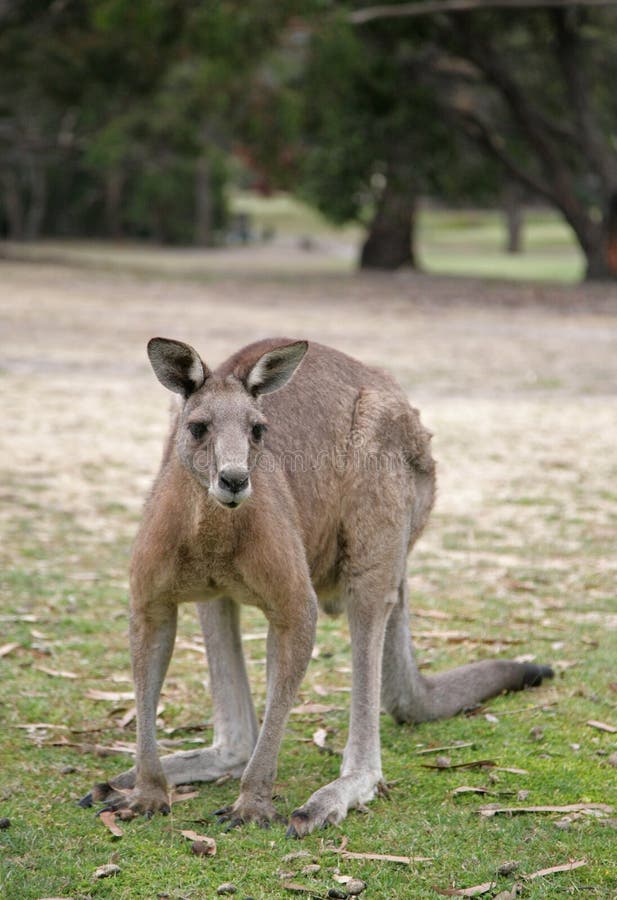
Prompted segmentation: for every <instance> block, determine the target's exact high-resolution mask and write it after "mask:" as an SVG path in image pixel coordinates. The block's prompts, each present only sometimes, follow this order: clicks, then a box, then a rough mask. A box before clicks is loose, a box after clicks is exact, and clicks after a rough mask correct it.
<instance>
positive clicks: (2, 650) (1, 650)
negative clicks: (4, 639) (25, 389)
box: [0, 644, 19, 658]
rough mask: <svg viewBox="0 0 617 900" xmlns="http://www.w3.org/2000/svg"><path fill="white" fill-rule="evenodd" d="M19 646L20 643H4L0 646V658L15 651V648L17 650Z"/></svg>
mask: <svg viewBox="0 0 617 900" xmlns="http://www.w3.org/2000/svg"><path fill="white" fill-rule="evenodd" d="M18 647H19V644H3V645H2V647H0V658H1V657H3V656H8V655H9V653H12V652H13V650H17V648H18Z"/></svg>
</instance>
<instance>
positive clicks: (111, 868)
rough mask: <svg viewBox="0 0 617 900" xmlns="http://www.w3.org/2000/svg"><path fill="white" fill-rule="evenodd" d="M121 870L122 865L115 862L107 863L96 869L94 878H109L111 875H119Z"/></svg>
mask: <svg viewBox="0 0 617 900" xmlns="http://www.w3.org/2000/svg"><path fill="white" fill-rule="evenodd" d="M120 871H122V870H121V869H120V866H117V865H116V864H115V863H107V865H105V866H99V867H98V869H95V870H94V878H109V877H110V876H111V875H117V874H118V872H120Z"/></svg>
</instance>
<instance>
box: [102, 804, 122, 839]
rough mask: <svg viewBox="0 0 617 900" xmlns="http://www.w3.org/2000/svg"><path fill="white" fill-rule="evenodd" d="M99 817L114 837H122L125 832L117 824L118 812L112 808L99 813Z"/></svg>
mask: <svg viewBox="0 0 617 900" xmlns="http://www.w3.org/2000/svg"><path fill="white" fill-rule="evenodd" d="M99 819H100V820H101V822H102V823H103V825H104V826H105V828H108V829H109V830H110V831H111V833H112V834H113V836H114V837H122V835H123V834H124V832H123V831H122V829H121V828H120V826H119V825H118V824H116V814H115V813H114V812H111V811H110V810H106V811H104V812H102V813H100V814H99Z"/></svg>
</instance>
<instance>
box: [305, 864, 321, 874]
mask: <svg viewBox="0 0 617 900" xmlns="http://www.w3.org/2000/svg"><path fill="white" fill-rule="evenodd" d="M301 871H302V874H303V875H316V874H317V872H320V871H321V866H318V865H317V863H311V864H310V865H309V866H304V868H303V869H302V870H301Z"/></svg>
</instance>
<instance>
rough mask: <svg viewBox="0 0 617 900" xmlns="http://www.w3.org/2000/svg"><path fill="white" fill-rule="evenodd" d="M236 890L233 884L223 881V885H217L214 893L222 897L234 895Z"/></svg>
mask: <svg viewBox="0 0 617 900" xmlns="http://www.w3.org/2000/svg"><path fill="white" fill-rule="evenodd" d="M237 890H238V888H237V887H236V886H235V884H232V883H231V881H225V882H224V883H223V884H219V886H218V887H217V889H216V893H217V894H219V895H221V896H223V895H224V894H235V893H236V891H237Z"/></svg>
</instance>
